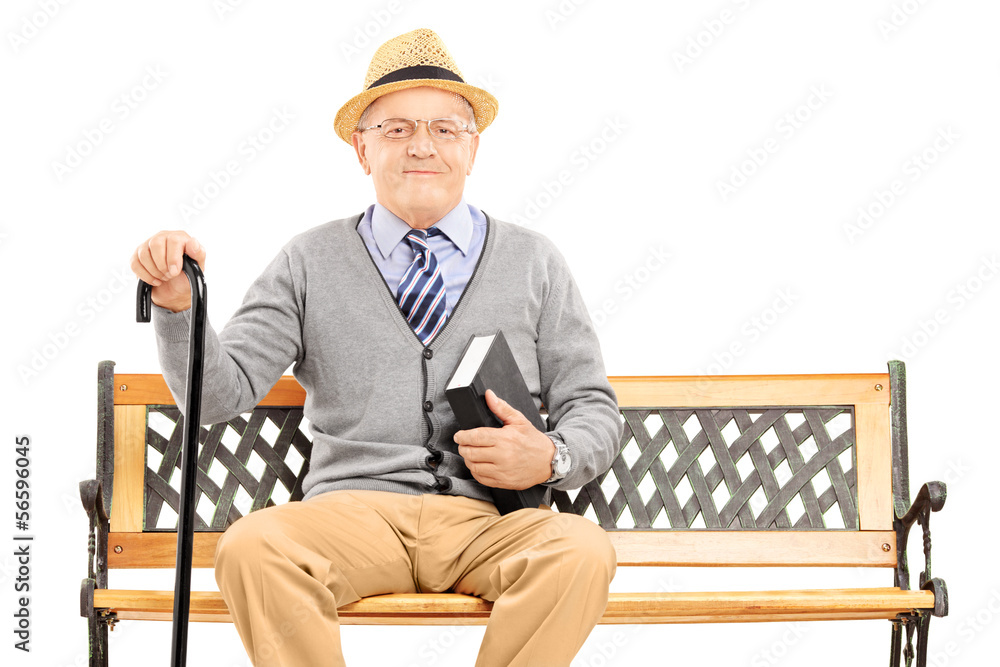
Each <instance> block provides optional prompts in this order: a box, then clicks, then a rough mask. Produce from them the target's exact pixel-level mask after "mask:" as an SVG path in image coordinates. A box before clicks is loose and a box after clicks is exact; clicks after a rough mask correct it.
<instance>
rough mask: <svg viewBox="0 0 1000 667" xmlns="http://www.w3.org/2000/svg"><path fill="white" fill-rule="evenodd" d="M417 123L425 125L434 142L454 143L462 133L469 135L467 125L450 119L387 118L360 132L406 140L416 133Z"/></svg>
mask: <svg viewBox="0 0 1000 667" xmlns="http://www.w3.org/2000/svg"><path fill="white" fill-rule="evenodd" d="M417 123H427V131H428V132H429V133H430V135H431V138H432V139H434V140H435V141H438V140H441V141H455V140H456V139H458V135H459V134H461V133H462V132H469V133H470V134H471V130H469V125H468V124H467V123H459V122H458V121H457V120H452V119H451V118H435V119H434V120H423V119H420V120H411V119H409V118H389V119H387V120H384V121H382V124H381V125H372V126H371V127H366V128H364V129H363V130H361V131H362V132H367V131H368V130H379V132H380V133H381V134H382V136H383V137H385V138H386V139H407V138H409V137H412V136H413V133H414V132H416V131H417Z"/></svg>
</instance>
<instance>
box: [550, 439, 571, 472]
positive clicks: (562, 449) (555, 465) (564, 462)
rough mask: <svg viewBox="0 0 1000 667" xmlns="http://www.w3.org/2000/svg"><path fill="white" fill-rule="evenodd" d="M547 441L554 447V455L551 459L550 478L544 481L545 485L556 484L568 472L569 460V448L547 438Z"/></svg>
mask: <svg viewBox="0 0 1000 667" xmlns="http://www.w3.org/2000/svg"><path fill="white" fill-rule="evenodd" d="M549 440H551V441H552V444H554V445H555V446H556V455H555V457H553V459H552V476H551V477H549V478H548V479H547V480H545V484H551V483H552V482H558V481H559V480H560V479H562V478H563V477H565V476H566V473H568V472H569V466H570V458H569V447H567V446H566V445H565V444H564V443H562V442H560V441H559V440H557V439H555V438H553V437H552V436H551V435H550V436H549Z"/></svg>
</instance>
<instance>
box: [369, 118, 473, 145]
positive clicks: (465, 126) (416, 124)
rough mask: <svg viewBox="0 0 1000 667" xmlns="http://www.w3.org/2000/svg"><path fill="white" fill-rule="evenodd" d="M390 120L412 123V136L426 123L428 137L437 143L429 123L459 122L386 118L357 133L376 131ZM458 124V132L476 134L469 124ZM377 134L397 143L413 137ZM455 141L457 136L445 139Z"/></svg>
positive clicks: (452, 119) (455, 121)
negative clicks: (459, 126) (459, 127)
mask: <svg viewBox="0 0 1000 667" xmlns="http://www.w3.org/2000/svg"><path fill="white" fill-rule="evenodd" d="M390 120H408V121H411V122H412V123H413V134H416V133H417V129H418V128H419V127H420V123H427V134H429V135H430V137H431V139H432V140H434V141H438V140H439V138H435V137H434V135H433V134H432V133H431V123H433V122H434V121H436V120H448V121H451V122H453V123H459V121H457V120H455V119H454V118H431V119H430V120H427V119H426V118H386V119H385V120H383V121H382V122H381V123H379V124H378V125H372V126H371V127H366V128H362V129H360V130H358V131H359V132H367V131H368V130H377V129H380V128H381V127H382V126H383V125H385V124H386V123H388V122H389V121H390ZM459 124H460V125H461V126H462V128H461V129H460V130H459V132H467V133H468V134H473V133H475V132H476V130H470V129H469V124H468V123H459ZM379 134H380V135H381V136H382V137H383V138H385V139H389V140H390V141H398V140H400V139H409V138H410V137H412V136H413V134H410V135H407V136H405V137H390V136H389V135H387V134H385V133H383V132H379ZM457 140H458V137H457V136H456V137H455V139H445V141H457Z"/></svg>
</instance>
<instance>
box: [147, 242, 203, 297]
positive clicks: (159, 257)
mask: <svg viewBox="0 0 1000 667" xmlns="http://www.w3.org/2000/svg"><path fill="white" fill-rule="evenodd" d="M185 253H186V254H187V255H188V256H189V257H191V259H193V260H194V261H195V262H197V263H198V266H200V267H201V270H202V271H204V270H205V249H204V248H202V247H201V244H200V243H198V240H197V239H195V238H194V237H192V236H190V235H189V234H188V233H187V232H184V231H174V232H169V231H163V232H159V233H157V234H155V235H153V236H152V237H150V238H149V239H148V240H146V241H143V243H142V244H140V245H139V247H138V248H136V249H135V252H134V253H132V262H131V267H132V272H133V273H135V275H136V277H137V278H139V279H140V280H143V281H145V282H147V283H149V284H150V285H152V286H153V290H152V296H153V303H155V304H156V305H157V306H160V307H162V308H166V309H168V310H171V311H173V312H175V313H177V312H180V311H182V310H187V309H188V308H190V307H191V284H190V282H189V281H188V277H187V274H186V273H184V270H183V269H182V266H183V261H184V254H185Z"/></svg>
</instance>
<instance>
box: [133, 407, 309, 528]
mask: <svg viewBox="0 0 1000 667" xmlns="http://www.w3.org/2000/svg"><path fill="white" fill-rule="evenodd" d="M183 423H184V422H183V417H181V415H180V411H179V410H178V409H177V408H176V407H174V406H150V407H149V410H148V413H147V421H146V498H145V501H146V510H145V517H144V527H145V528H144V529H145V530H147V531H156V530H176V529H177V512H178V507H179V504H180V478H181V473H180V465H181V456H180V455H181V442H182V439H183V434H184V428H183ZM306 433H307V422H306V420H305V418H304V417H303V416H302V410H301V409H300V408H257V409H255V410H253V412H250V413H247V414H244V415H240V416H238V417H236V418H234V419H232V420H230V421H229V422H225V423H222V424H214V425H212V426H208V427H202V428H201V435H200V436H199V440H200V442H201V451H200V453H199V456H198V489H197V491H196V492H195V508H196V509H195V526H196V527H195V530H203V531H209V530H210V531H221V530H225V528H226V527H227V526H228V525H229V524H231V523H232V522H233V521H236V520H237V519H238V518H240V517H241V516H243V515H244V514H247V513H248V512H252V511H254V510H258V509H260V508H262V507H267V506H269V505H273V504H275V503H281V502H286V501H288V500H299V499H301V498H302V479H303V478H304V477H305V474H306V472H307V471H308V468H309V454H310V452H311V450H312V442H311V440H310V439H309V437H308V436H307V435H306Z"/></svg>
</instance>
